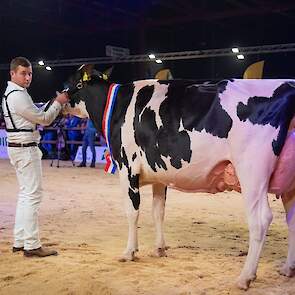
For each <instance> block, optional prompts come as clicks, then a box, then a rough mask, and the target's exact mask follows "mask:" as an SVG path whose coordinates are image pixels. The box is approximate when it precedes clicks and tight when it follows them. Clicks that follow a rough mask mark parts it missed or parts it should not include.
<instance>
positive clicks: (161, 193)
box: [153, 183, 167, 257]
mask: <svg viewBox="0 0 295 295" xmlns="http://www.w3.org/2000/svg"><path fill="white" fill-rule="evenodd" d="M166 192H167V187H166V186H165V185H163V184H160V183H156V184H153V219H154V223H155V228H156V249H155V255H156V256H158V257H163V256H166V252H165V250H166V249H165V247H166V245H165V239H164V230H163V225H164V215H165V202H166Z"/></svg>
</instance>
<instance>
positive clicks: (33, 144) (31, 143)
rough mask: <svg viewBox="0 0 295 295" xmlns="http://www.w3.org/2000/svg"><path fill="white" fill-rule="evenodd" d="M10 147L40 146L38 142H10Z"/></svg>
mask: <svg viewBox="0 0 295 295" xmlns="http://www.w3.org/2000/svg"><path fill="white" fill-rule="evenodd" d="M8 146H9V147H29V146H38V143H37V142H29V143H16V142H8Z"/></svg>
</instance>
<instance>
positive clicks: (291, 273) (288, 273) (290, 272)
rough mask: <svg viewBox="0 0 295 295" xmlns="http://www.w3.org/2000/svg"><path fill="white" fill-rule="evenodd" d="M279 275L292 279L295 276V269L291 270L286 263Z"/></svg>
mask: <svg viewBox="0 0 295 295" xmlns="http://www.w3.org/2000/svg"><path fill="white" fill-rule="evenodd" d="M279 273H280V274H281V275H283V276H286V277H289V278H291V277H294V276H295V268H291V267H289V266H288V265H287V264H286V263H285V264H284V265H283V266H282V268H281V269H280V270H279Z"/></svg>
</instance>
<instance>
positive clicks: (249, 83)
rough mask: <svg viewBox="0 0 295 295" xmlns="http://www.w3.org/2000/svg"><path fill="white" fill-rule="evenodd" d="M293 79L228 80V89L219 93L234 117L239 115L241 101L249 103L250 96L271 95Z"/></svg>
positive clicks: (224, 105)
mask: <svg viewBox="0 0 295 295" xmlns="http://www.w3.org/2000/svg"><path fill="white" fill-rule="evenodd" d="M288 81H292V80H291V79H289V80H287V79H265V80H264V79H249V80H245V79H235V80H234V81H228V83H227V86H226V90H225V91H223V93H221V94H219V97H220V102H221V106H222V108H223V109H224V110H225V111H226V112H227V113H228V114H229V115H230V117H231V118H232V119H234V118H235V117H237V106H238V104H239V102H242V103H244V104H247V102H248V100H249V98H250V97H253V96H258V97H271V96H272V95H273V92H274V90H275V89H277V88H278V87H279V86H280V85H282V84H283V83H285V82H288Z"/></svg>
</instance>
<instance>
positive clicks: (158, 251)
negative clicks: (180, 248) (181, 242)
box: [155, 247, 167, 257]
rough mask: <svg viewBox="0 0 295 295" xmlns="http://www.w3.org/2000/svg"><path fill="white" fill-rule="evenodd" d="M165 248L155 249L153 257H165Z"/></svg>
mask: <svg viewBox="0 0 295 295" xmlns="http://www.w3.org/2000/svg"><path fill="white" fill-rule="evenodd" d="M165 249H166V247H164V248H157V249H156V250H155V255H156V256H157V257H167V254H166V251H165Z"/></svg>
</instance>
